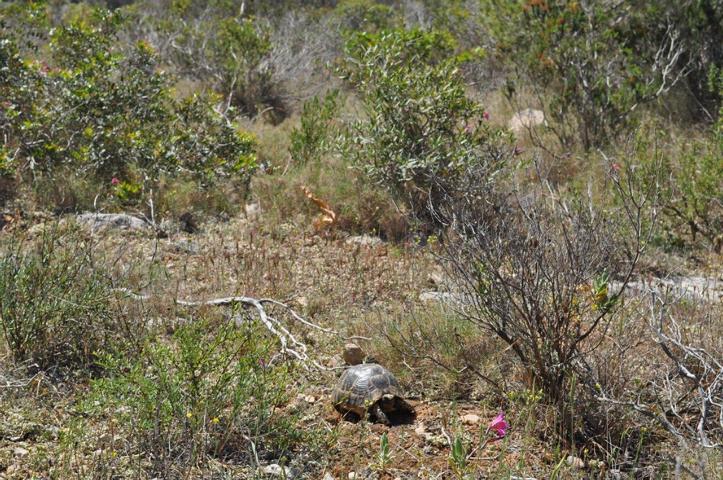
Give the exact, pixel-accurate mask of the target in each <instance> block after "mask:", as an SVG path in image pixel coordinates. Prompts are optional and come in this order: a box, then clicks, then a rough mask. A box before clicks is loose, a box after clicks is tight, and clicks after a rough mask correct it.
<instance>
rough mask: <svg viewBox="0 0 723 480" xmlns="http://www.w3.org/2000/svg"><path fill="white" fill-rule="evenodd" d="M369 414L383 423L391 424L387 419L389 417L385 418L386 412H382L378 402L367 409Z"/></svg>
mask: <svg viewBox="0 0 723 480" xmlns="http://www.w3.org/2000/svg"><path fill="white" fill-rule="evenodd" d="M369 415H370V416H371V415H374V416H375V417H376V419H377V420H378V421H379V422H381V423H383V424H384V425H391V422H390V421H389V418H387V415H386V413H384V412H383V411H382V407H381V406H379V402H377V403H375V404H374V405H372V408H370V409H369Z"/></svg>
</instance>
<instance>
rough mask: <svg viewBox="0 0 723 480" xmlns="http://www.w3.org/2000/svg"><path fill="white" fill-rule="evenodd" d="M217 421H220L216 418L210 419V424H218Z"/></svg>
mask: <svg viewBox="0 0 723 480" xmlns="http://www.w3.org/2000/svg"><path fill="white" fill-rule="evenodd" d="M219 421H220V420H219V419H218V417H213V418H212V419H211V423H218V422H219Z"/></svg>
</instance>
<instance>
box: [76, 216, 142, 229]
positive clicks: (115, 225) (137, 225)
mask: <svg viewBox="0 0 723 480" xmlns="http://www.w3.org/2000/svg"><path fill="white" fill-rule="evenodd" d="M76 220H77V221H78V222H79V223H82V224H85V225H88V226H89V227H90V228H92V229H93V230H98V229H103V228H109V229H121V230H150V229H152V227H151V225H149V224H148V222H146V221H144V220H142V219H140V218H138V217H134V216H132V215H127V214H125V213H81V214H80V215H78V216H77V217H76Z"/></svg>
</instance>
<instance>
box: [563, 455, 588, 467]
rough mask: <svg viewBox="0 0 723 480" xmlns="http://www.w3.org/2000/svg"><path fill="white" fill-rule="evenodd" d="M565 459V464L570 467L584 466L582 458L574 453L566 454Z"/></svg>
mask: <svg viewBox="0 0 723 480" xmlns="http://www.w3.org/2000/svg"><path fill="white" fill-rule="evenodd" d="M566 461H567V464H568V465H569V466H571V467H572V468H585V462H584V461H583V459H582V458H579V457H576V456H574V455H568V457H567V460H566Z"/></svg>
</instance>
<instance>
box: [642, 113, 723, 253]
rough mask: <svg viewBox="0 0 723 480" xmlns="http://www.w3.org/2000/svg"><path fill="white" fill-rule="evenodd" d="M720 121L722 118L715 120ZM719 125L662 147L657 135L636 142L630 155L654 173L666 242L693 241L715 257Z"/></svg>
mask: <svg viewBox="0 0 723 480" xmlns="http://www.w3.org/2000/svg"><path fill="white" fill-rule="evenodd" d="M721 118H722V119H723V117H721ZM721 125H723V120H722V121H719V125H718V126H717V127H715V128H714V129H713V131H712V132H710V133H708V134H707V135H704V136H702V137H698V138H695V137H694V138H692V139H690V140H686V141H682V140H679V141H677V142H668V141H667V140H666V138H667V137H668V134H667V133H664V132H663V131H662V130H661V131H657V132H655V133H653V134H650V135H649V136H650V137H651V138H647V137H645V136H643V137H641V138H638V140H637V145H636V146H635V150H636V155H637V156H638V158H639V159H640V162H641V165H642V166H643V167H645V168H648V169H651V168H658V169H660V171H661V172H665V173H664V175H660V199H659V204H660V206H661V207H662V208H661V213H662V216H661V220H662V222H661V223H662V225H661V226H662V227H663V228H662V232H663V233H664V234H665V235H667V236H668V238H667V239H665V241H666V242H667V243H671V242H672V243H673V244H678V245H680V244H682V243H684V241H683V240H684V238H685V237H686V235H685V233H686V232H687V234H688V235H689V236H690V239H691V240H692V242H696V241H697V240H698V237H699V236H700V237H702V238H703V239H704V241H705V242H706V243H707V244H708V245H709V246H710V247H711V248H712V249H713V250H714V251H716V252H718V253H720V251H721V247H723V235H721V231H723V183H722V182H723V162H721V158H723V129H722V128H721Z"/></svg>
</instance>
